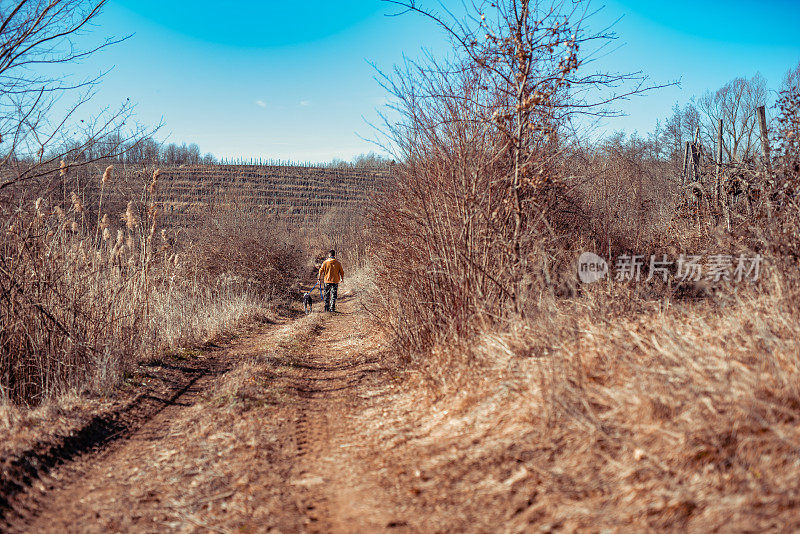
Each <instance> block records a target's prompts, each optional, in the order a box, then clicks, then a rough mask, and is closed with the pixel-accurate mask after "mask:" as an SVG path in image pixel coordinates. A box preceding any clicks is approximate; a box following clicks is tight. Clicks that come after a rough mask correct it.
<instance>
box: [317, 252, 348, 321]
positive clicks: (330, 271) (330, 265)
mask: <svg viewBox="0 0 800 534" xmlns="http://www.w3.org/2000/svg"><path fill="white" fill-rule="evenodd" d="M319 281H320V285H322V287H323V288H324V291H325V311H326V312H335V311H336V297H337V296H338V293H339V283H340V282H344V269H342V264H341V263H339V260H337V259H336V251H335V250H331V251H330V252H329V253H328V259H327V260H325V261H324V262H322V267H320V268H319Z"/></svg>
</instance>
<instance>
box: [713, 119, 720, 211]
mask: <svg viewBox="0 0 800 534" xmlns="http://www.w3.org/2000/svg"><path fill="white" fill-rule="evenodd" d="M716 186H717V187H716V191H715V196H716V197H717V203H718V204H719V203H722V119H719V121H717V182H716Z"/></svg>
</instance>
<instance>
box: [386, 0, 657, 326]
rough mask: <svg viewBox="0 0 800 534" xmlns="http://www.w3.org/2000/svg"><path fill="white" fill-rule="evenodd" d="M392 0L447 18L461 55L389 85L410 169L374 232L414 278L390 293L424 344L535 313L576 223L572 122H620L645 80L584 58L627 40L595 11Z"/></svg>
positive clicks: (405, 167)
mask: <svg viewBox="0 0 800 534" xmlns="http://www.w3.org/2000/svg"><path fill="white" fill-rule="evenodd" d="M391 3H392V4H394V5H397V6H400V7H401V8H402V12H413V13H419V14H422V15H423V16H425V17H427V18H428V19H430V20H432V21H434V22H435V23H436V24H438V25H439V26H440V27H441V28H442V29H443V30H444V31H445V32H446V34H447V35H449V36H450V38H451V41H452V43H453V46H454V50H455V52H454V54H451V55H450V56H448V58H446V59H436V58H433V57H430V56H428V57H427V58H426V59H425V60H424V61H418V62H414V61H407V62H406V63H405V65H404V66H402V67H398V68H396V69H395V72H394V73H393V75H391V76H387V77H385V78H384V85H385V87H386V88H387V90H388V91H389V92H390V93H391V94H392V95H393V96H394V104H393V108H394V111H395V112H396V114H397V115H393V116H392V117H391V118H389V117H386V121H385V122H386V132H387V134H388V136H389V138H390V141H389V142H388V143H387V145H391V146H388V147H386V148H387V151H392V150H393V153H394V155H395V157H396V159H397V160H398V161H399V162H401V164H400V165H398V166H397V167H398V169H397V172H396V175H397V183H398V185H397V187H396V189H395V191H393V192H392V193H391V194H390V195H387V196H386V197H385V199H384V201H383V202H384V204H383V205H382V207H381V208H380V209H379V211H378V213H377V217H376V224H375V228H376V230H377V231H378V232H379V235H380V236H381V238H380V239H381V248H382V250H383V253H385V256H384V260H386V263H387V264H393V263H395V264H396V262H398V261H402V263H403V264H404V265H406V266H408V267H407V269H408V270H409V272H410V274H409V276H408V277H405V278H404V281H403V287H388V288H386V292H385V294H386V295H387V296H391V295H397V298H398V299H401V300H402V307H403V314H402V317H400V318H399V320H400V321H406V323H405V327H403V326H402V325H400V327H399V328H398V331H403V332H408V333H409V335H412V336H417V335H419V336H420V337H419V339H417V340H415V341H414V342H424V341H425V335H426V334H425V333H426V332H427V334H428V335H433V332H436V331H440V329H441V326H442V324H448V325H453V324H455V326H456V327H457V328H468V327H469V325H470V324H474V320H475V316H476V314H477V316H479V317H480V318H481V320H490V321H492V320H497V319H498V318H502V317H504V316H506V315H507V314H508V313H509V312H511V313H513V314H524V313H526V312H525V307H526V305H527V304H525V303H528V304H529V303H530V302H531V301H530V300H528V299H527V297H528V296H530V294H531V293H533V292H538V291H541V290H542V289H543V288H544V287H545V286H549V287H552V283H553V275H552V273H553V272H554V270H556V269H553V261H554V260H553V257H554V252H553V250H554V243H555V242H556V241H557V240H558V239H559V238H558V237H557V235H558V231H559V230H561V229H563V228H560V227H559V225H565V224H567V223H566V222H565V220H566V218H568V217H571V216H572V215H571V211H570V207H569V206H568V203H569V195H568V194H566V189H567V186H566V185H565V184H563V183H562V182H561V180H560V179H559V177H560V176H563V175H564V170H563V169H562V168H561V165H562V160H561V151H562V149H563V148H564V147H565V146H567V145H569V141H568V139H569V137H570V135H571V128H570V126H571V121H572V119H573V118H574V117H576V116H577V115H579V114H586V115H593V116H597V115H609V114H613V113H614V110H613V109H611V105H612V104H613V102H615V101H616V100H618V99H620V98H626V97H628V96H631V95H634V94H638V93H640V92H642V91H643V90H645V89H646V87H645V83H646V82H645V77H644V76H642V75H640V74H638V73H631V74H625V73H623V74H608V73H598V72H592V70H591V61H590V59H589V60H587V61H586V62H584V59H585V58H591V57H593V54H594V53H595V52H596V51H597V50H598V49H602V47H603V43H606V42H609V41H612V40H613V39H614V35H613V34H612V33H611V32H610V30H607V29H606V30H603V31H601V32H600V33H593V32H589V31H588V30H587V29H586V28H585V27H584V26H585V25H584V23H585V21H586V19H587V17H588V16H589V15H590V14H591V12H590V11H589V7H588V3H585V2H572V1H555V2H531V1H525V0H505V1H502V2H495V3H492V4H489V3H471V4H467V15H466V16H465V17H463V18H458V17H456V16H454V15H452V13H449V12H447V11H446V10H444V8H442V11H443V12H444V15H439V14H438V13H436V12H434V11H431V10H428V9H425V8H423V7H422V6H421V5H419V4H418V3H417V2H414V1H393V2H391ZM582 57H583V58H584V59H581V58H582ZM397 117H399V120H397ZM567 172H568V171H567ZM551 246H553V248H550V247H551ZM395 278H396V277H392V276H391V275H389V276H387V277H386V279H387V280H393V279H395ZM420 325H426V326H425V327H422V328H420Z"/></svg>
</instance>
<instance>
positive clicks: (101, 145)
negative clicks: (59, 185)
mask: <svg viewBox="0 0 800 534" xmlns="http://www.w3.org/2000/svg"><path fill="white" fill-rule="evenodd" d="M56 153H58V154H64V155H65V156H66V157H65V158H64V159H65V160H66V161H67V162H69V163H81V162H89V161H97V160H103V161H110V162H115V163H130V164H137V163H144V164H157V165H165V166H166V165H216V164H220V165H272V166H288V167H317V168H376V167H378V168H380V167H385V166H388V165H390V164H392V163H393V160H391V159H389V158H385V157H383V156H380V155H378V154H375V153H374V152H370V153H369V154H360V155H358V156H356V157H355V158H353V159H352V160H351V161H344V160H341V159H333V160H332V161H329V162H324V163H319V162H303V161H293V160H282V159H273V158H224V157H223V158H218V157H217V156H215V155H214V154H212V153H210V152H206V153H205V154H203V153H201V151H200V147H199V146H198V145H197V144H196V143H189V144H187V143H181V144H178V143H169V144H167V143H162V142H159V141H157V140H156V139H153V138H152V137H143V138H139V139H134V140H130V141H127V140H125V139H123V138H122V137H121V136H119V135H113V134H112V135H110V136H107V137H105V138H103V139H102V140H97V141H92V142H87V141H68V142H67V143H66V144H65V145H63V146H62V147H60V149H58V150H56V152H54V153H53V154H49V155H48V154H39V155H38V156H33V155H28V156H17V157H14V156H11V157H10V161H16V162H20V163H23V162H29V163H35V159H37V157H42V158H44V159H45V160H48V159H53V158H54V157H55V156H56Z"/></svg>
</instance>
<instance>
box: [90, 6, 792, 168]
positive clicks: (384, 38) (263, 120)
mask: <svg viewBox="0 0 800 534" xmlns="http://www.w3.org/2000/svg"><path fill="white" fill-rule="evenodd" d="M422 3H423V4H425V0H422ZM447 3H448V4H453V5H460V4H461V2H460V0H453V1H452V2H450V1H448V2H447ZM428 5H433V4H432V3H431V2H430V1H429V2H428ZM592 5H593V6H595V7H602V6H604V7H603V10H602V11H601V13H600V14H599V15H597V16H596V18H595V20H594V23H593V24H592V26H598V27H599V26H600V25H601V24H603V23H604V22H606V21H609V20H613V19H616V18H618V17H620V16H621V17H623V18H622V20H621V21H619V23H618V24H617V25H616V27H615V31H616V33H617V34H618V35H619V37H620V40H619V43H618V44H619V45H620V47H619V48H618V49H617V50H616V51H615V52H614V53H613V54H611V55H609V56H606V57H604V58H602V59H601V60H599V61H598V62H597V63H596V64H595V65H596V67H598V68H600V69H606V70H617V71H638V70H642V71H644V72H645V73H646V74H648V75H650V77H651V78H652V79H653V81H655V82H667V81H672V80H680V81H681V86H680V87H670V88H667V89H663V90H659V91H657V92H655V93H653V94H651V95H649V96H646V97H638V98H635V99H633V100H631V101H630V102H623V103H622V105H621V106H620V107H621V109H622V111H624V112H626V113H627V114H628V116H627V117H623V118H619V119H613V120H609V121H606V122H605V123H603V124H601V125H600V128H601V129H600V132H603V131H608V132H609V133H610V132H611V131H614V130H627V131H629V132H631V131H634V130H638V131H639V132H640V133H644V132H646V131H649V130H651V129H652V128H653V126H654V125H655V121H656V119H659V118H660V119H663V118H664V117H665V116H667V115H668V114H669V110H670V108H671V107H672V105H673V104H674V103H675V102H679V103H683V102H685V101H687V100H688V99H689V98H690V97H692V96H693V95H699V94H700V93H702V92H703V91H704V90H705V89H708V88H716V87H719V86H720V85H722V84H723V83H725V82H726V81H727V80H729V79H731V78H733V77H735V76H740V75H745V76H748V77H749V76H752V75H753V74H755V72H756V71H760V72H761V73H762V74H763V75H764V76H765V77H766V79H767V82H768V83H769V85H770V86H771V87H777V86H778V84H779V83H780V81H781V78H782V76H783V74H784V72H785V71H786V70H787V69H788V68H790V67H791V66H793V65H796V64H797V62H798V61H800V30H799V29H798V28H800V0H798V1H790V0H762V1H760V2H745V1H743V0H728V1H726V2H722V1H703V0H695V1H685V0H677V1H672V2H656V1H647V0H609V1H606V2H593V4H592ZM393 11H394V10H393V9H392V7H391V6H389V5H388V4H386V3H383V2H380V1H379V0H358V1H357V0H337V1H336V2H333V1H318V0H306V1H304V2H296V3H295V2H273V1H253V0H246V1H230V2H215V1H207V0H195V1H192V2H188V1H183V0H174V1H163V0H161V1H155V0H111V1H109V3H108V5H107V7H106V8H105V11H104V12H103V14H102V15H101V17H100V18H99V19H97V24H96V26H95V28H94V32H95V35H94V37H93V36H88V37H87V38H89V39H91V38H97V37H99V36H105V35H109V34H111V35H118V36H119V35H125V34H129V33H133V34H134V35H133V37H131V38H130V39H129V40H127V41H125V42H123V43H121V44H119V45H117V46H114V47H112V48H110V49H107V50H105V51H103V52H102V53H101V54H99V55H97V56H95V57H93V58H92V60H91V61H90V62H87V63H86V64H83V65H80V66H77V67H75V69H76V70H75V73H76V74H77V75H85V74H88V73H96V72H97V71H99V70H103V69H108V68H111V69H112V70H111V71H110V72H109V74H108V75H107V76H106V79H105V80H104V82H103V84H102V86H101V88H100V90H99V93H98V95H97V96H96V97H95V100H94V102H93V103H92V105H91V106H90V107H89V108H88V109H100V108H102V107H105V106H113V105H114V104H116V103H120V102H122V101H124V100H125V99H126V98H130V99H131V101H133V102H135V103H136V106H137V107H136V117H137V119H138V121H139V122H141V123H144V124H156V123H158V122H160V121H161V120H162V119H163V121H164V124H165V126H164V127H163V128H162V130H161V131H160V132H159V137H160V138H166V139H167V140H168V141H175V142H184V141H185V142H195V143H197V144H198V145H199V146H200V149H201V150H202V151H203V152H212V153H214V154H215V155H217V156H220V157H229V158H230V157H243V158H250V157H254V158H259V157H261V158H279V159H292V160H298V161H327V160H330V159H332V158H335V157H338V158H342V159H350V158H351V157H353V156H354V155H356V154H360V153H363V152H368V151H370V150H374V149H375V147H374V146H373V145H371V144H370V143H369V142H367V141H365V140H363V139H362V137H367V138H371V137H374V135H375V134H374V132H373V130H372V129H371V127H370V126H369V124H368V123H369V122H376V121H377V111H376V110H378V109H379V108H380V107H381V106H382V105H383V104H384V103H385V102H386V96H387V95H386V94H385V93H384V91H383V89H382V88H381V87H380V86H379V85H378V83H377V82H376V81H375V79H374V77H375V71H374V69H373V67H372V66H371V65H370V63H375V64H376V65H377V66H378V67H380V68H381V69H384V70H387V71H388V70H390V69H391V67H392V65H394V64H396V63H398V62H400V61H401V60H402V57H403V55H404V54H405V55H407V56H410V57H416V56H419V55H420V53H421V50H422V49H423V47H424V48H427V49H430V50H433V51H434V52H443V51H444V50H445V49H446V43H445V40H444V37H443V35H442V33H441V32H440V31H439V30H438V29H437V28H436V27H435V26H433V25H431V24H430V23H429V22H427V21H426V20H424V19H422V18H420V17H417V16H413V15H404V16H401V17H387V16H386V14H387V13H391V12H393Z"/></svg>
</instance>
